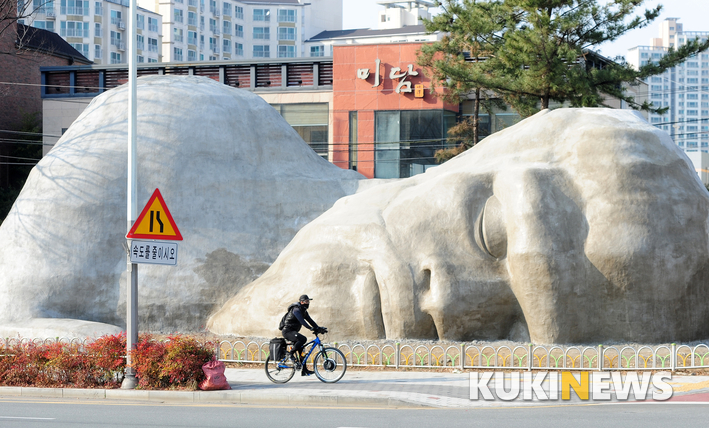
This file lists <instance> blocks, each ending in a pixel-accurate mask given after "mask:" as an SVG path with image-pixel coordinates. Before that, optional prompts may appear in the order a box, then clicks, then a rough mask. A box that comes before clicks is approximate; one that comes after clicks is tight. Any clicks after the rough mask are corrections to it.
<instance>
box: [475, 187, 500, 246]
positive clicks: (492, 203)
mask: <svg viewBox="0 0 709 428" xmlns="http://www.w3.org/2000/svg"><path fill="white" fill-rule="evenodd" d="M475 242H477V244H478V246H480V249H482V250H483V251H484V252H485V253H487V254H489V255H490V256H492V257H494V258H496V259H501V258H503V257H505V255H506V254H507V226H506V225H505V216H504V211H503V208H502V204H501V203H500V200H499V199H497V198H496V197H495V195H492V196H490V198H488V200H487V202H485V205H484V206H483V209H482V210H480V215H479V216H478V219H477V221H476V222H475Z"/></svg>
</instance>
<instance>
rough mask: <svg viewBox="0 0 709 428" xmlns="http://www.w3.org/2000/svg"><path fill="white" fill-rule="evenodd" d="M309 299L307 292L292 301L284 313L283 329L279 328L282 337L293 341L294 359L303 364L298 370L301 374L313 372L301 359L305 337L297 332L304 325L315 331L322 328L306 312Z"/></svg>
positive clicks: (317, 331)
mask: <svg viewBox="0 0 709 428" xmlns="http://www.w3.org/2000/svg"><path fill="white" fill-rule="evenodd" d="M311 300H312V299H311V298H310V297H308V295H307V294H303V295H302V296H300V298H299V299H298V303H293V304H292V305H290V306H288V313H287V314H286V317H285V321H284V325H283V329H282V330H281V331H282V333H283V337H285V338H286V339H288V340H290V341H291V342H293V353H294V355H295V356H296V361H297V362H299V363H300V364H302V365H303V368H302V370H301V372H300V375H301V376H310V375H312V374H314V373H315V372H313V371H311V370H308V368H307V367H306V366H305V361H301V360H302V359H303V355H302V351H303V345H305V342H306V341H307V339H306V338H305V336H303V335H302V334H300V333H298V332H299V331H300V328H301V327H302V326H305V328H307V329H308V330H312V331H313V332H315V333H319V332H321V331H323V330H324V329H323V328H322V327H319V326H318V325H317V324H316V323H315V321H313V319H312V318H310V315H309V314H308V307H310V301H311ZM308 323H310V324H308ZM311 324H312V325H311Z"/></svg>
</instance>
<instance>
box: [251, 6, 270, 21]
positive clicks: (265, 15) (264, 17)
mask: <svg viewBox="0 0 709 428" xmlns="http://www.w3.org/2000/svg"><path fill="white" fill-rule="evenodd" d="M270 20H271V10H270V9H254V21H270Z"/></svg>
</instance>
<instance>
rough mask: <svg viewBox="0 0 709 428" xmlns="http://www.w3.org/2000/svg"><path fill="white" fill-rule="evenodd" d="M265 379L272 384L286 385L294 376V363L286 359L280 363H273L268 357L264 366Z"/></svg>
mask: <svg viewBox="0 0 709 428" xmlns="http://www.w3.org/2000/svg"><path fill="white" fill-rule="evenodd" d="M264 370H266V377H268V379H269V380H270V381H271V382H273V383H286V382H288V381H289V380H291V379H292V378H293V375H294V374H295V363H294V362H293V360H291V359H289V358H286V359H283V360H280V361H273V360H272V359H271V356H270V355H269V356H268V358H266V363H265V364H264Z"/></svg>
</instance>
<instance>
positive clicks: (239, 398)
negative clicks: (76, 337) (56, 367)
mask: <svg viewBox="0 0 709 428" xmlns="http://www.w3.org/2000/svg"><path fill="white" fill-rule="evenodd" d="M0 397H3V398H8V397H22V398H61V399H92V400H111V401H144V402H145V401H147V402H154V403H229V404H256V405H268V404H273V405H289V406H294V407H296V406H306V405H311V406H312V405H317V406H352V407H354V406H365V407H385V408H387V407H389V408H401V407H408V408H422V407H424V408H431V407H434V406H427V405H425V404H419V403H411V402H407V401H404V400H400V399H395V398H385V397H382V398H374V397H372V398H370V397H348V396H337V395H328V396H324V395H308V394H303V393H298V394H282V393H273V392H243V391H233V390H232V391H143V390H126V389H79V388H32V387H7V386H5V387H0Z"/></svg>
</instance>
